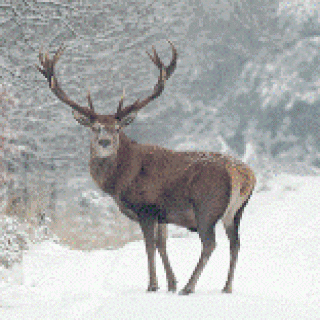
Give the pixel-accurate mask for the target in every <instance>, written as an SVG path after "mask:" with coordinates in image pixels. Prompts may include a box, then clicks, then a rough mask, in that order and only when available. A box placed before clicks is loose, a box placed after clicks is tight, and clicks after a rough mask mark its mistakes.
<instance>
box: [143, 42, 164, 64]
mask: <svg viewBox="0 0 320 320" xmlns="http://www.w3.org/2000/svg"><path fill="white" fill-rule="evenodd" d="M146 52H147V54H148V56H149V57H150V59H151V61H152V62H153V63H154V64H155V65H156V66H157V67H158V68H159V69H161V68H164V64H163V62H162V61H161V59H160V58H159V56H158V54H157V51H156V49H155V47H154V46H152V52H153V56H152V55H151V54H150V53H149V52H148V51H146Z"/></svg>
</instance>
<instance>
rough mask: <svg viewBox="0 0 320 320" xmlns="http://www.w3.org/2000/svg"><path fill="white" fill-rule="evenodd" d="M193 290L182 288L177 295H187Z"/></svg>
mask: <svg viewBox="0 0 320 320" xmlns="http://www.w3.org/2000/svg"><path fill="white" fill-rule="evenodd" d="M193 292H194V290H192V289H190V288H184V289H182V290H181V291H180V292H179V295H180V296H186V295H188V294H190V293H193Z"/></svg>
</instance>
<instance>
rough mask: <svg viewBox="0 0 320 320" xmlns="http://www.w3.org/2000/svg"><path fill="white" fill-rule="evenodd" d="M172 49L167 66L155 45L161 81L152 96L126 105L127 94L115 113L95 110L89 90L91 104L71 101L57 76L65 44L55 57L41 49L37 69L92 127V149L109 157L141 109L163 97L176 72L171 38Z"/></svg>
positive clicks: (53, 88) (77, 115)
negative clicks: (102, 113)
mask: <svg viewBox="0 0 320 320" xmlns="http://www.w3.org/2000/svg"><path fill="white" fill-rule="evenodd" d="M168 42H169V44H170V45H171V49H172V60H171V62H170V64H169V65H168V66H167V67H166V66H165V65H164V64H163V62H162V61H161V59H160V58H159V56H158V54H157V52H156V50H155V48H154V47H152V51H153V55H151V54H149V53H148V52H147V54H148V55H149V57H150V59H151V60H152V62H153V63H154V64H155V65H156V66H157V67H158V69H159V70H160V76H159V78H158V82H157V84H156V85H155V87H154V89H153V92H152V94H151V95H149V96H147V97H146V98H144V99H143V100H141V101H140V100H139V99H138V100H136V101H135V102H134V103H133V104H131V105H128V106H126V107H123V101H124V94H125V92H124V90H123V95H122V97H121V99H120V101H119V106H118V108H117V111H116V113H115V114H111V115H101V114H98V113H96V112H95V110H94V107H93V103H92V100H91V96H90V92H88V95H87V99H88V105H89V106H88V107H82V106H80V105H79V104H78V103H77V102H75V101H73V100H71V99H70V98H69V97H68V96H67V94H66V93H65V92H64V91H63V90H62V88H61V87H60V85H59V83H58V80H57V78H56V76H55V69H54V67H55V65H56V63H57V62H58V60H59V58H60V56H61V55H62V53H63V51H64V49H65V48H64V47H63V46H60V48H59V49H58V50H57V52H56V53H55V54H54V56H53V58H52V59H50V58H49V53H48V52H47V53H46V54H45V55H43V53H42V52H41V50H40V52H39V60H40V64H41V66H42V68H40V67H38V66H37V69H38V70H39V71H40V72H41V73H42V74H43V75H44V76H45V78H46V79H47V80H48V82H49V86H50V89H51V91H52V92H53V93H54V94H55V95H56V96H57V97H58V98H59V99H60V100H61V101H62V102H64V103H65V104H67V105H69V106H70V107H71V108H72V109H73V115H74V118H75V119H76V120H77V121H78V122H79V123H80V124H81V125H84V126H87V127H89V128H90V129H91V150H92V152H93V153H94V155H95V156H96V157H100V158H105V157H110V156H112V155H116V154H117V150H118V149H119V133H120V131H121V130H122V129H123V128H124V127H126V126H127V125H129V124H130V123H131V122H132V121H133V120H134V119H135V117H136V115H137V113H138V111H139V110H141V109H142V108H143V107H145V106H146V105H147V104H148V103H149V102H150V101H152V100H154V99H156V98H157V97H159V96H160V95H161V93H162V91H163V89H164V86H165V82H166V80H168V79H169V78H170V76H171V75H172V74H173V72H174V70H175V68H176V64H177V51H176V49H175V47H174V45H173V43H172V42H171V41H169V40H168Z"/></svg>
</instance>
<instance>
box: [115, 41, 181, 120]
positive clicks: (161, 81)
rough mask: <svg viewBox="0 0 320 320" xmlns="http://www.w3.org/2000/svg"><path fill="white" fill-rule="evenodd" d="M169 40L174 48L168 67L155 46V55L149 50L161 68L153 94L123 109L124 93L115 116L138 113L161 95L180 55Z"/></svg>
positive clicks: (152, 58)
mask: <svg viewBox="0 0 320 320" xmlns="http://www.w3.org/2000/svg"><path fill="white" fill-rule="evenodd" d="M167 41H168V42H169V44H170V45H171V49H172V59H171V62H170V64H169V65H168V66H167V67H166V66H165V65H164V64H163V62H162V61H161V59H160V58H159V56H158V54H157V52H156V50H155V48H154V46H152V51H153V56H152V55H151V54H150V53H149V52H147V54H148V55H149V57H150V59H151V60H152V62H153V63H154V64H155V65H156V66H157V67H158V68H159V69H160V76H159V78H158V82H157V84H156V85H155V87H154V89H153V92H152V94H151V95H150V96H148V97H147V98H145V99H143V100H142V101H140V100H139V99H138V100H136V101H135V102H134V103H133V104H131V105H129V106H127V107H125V108H124V109H122V106H123V99H124V94H123V96H122V97H121V99H120V102H119V107H118V109H117V112H116V114H115V118H117V119H119V120H121V119H122V118H124V117H125V116H127V115H129V114H130V113H132V112H134V113H136V112H138V111H139V110H140V109H142V108H143V107H145V106H146V105H147V104H148V103H149V102H150V101H152V100H154V99H156V98H158V97H159V96H160V95H161V93H162V91H163V89H164V85H165V82H166V80H168V79H169V78H170V76H171V75H172V74H173V72H174V70H175V68H176V65H177V57H178V53H177V50H176V48H175V47H174V45H173V43H172V42H171V41H170V40H167Z"/></svg>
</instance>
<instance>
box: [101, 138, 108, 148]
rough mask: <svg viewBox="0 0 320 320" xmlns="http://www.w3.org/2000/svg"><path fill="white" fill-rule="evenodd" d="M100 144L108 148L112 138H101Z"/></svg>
mask: <svg viewBox="0 0 320 320" xmlns="http://www.w3.org/2000/svg"><path fill="white" fill-rule="evenodd" d="M98 143H99V145H100V146H102V147H103V148H107V147H109V146H110V144H111V140H108V139H101V140H99V142H98Z"/></svg>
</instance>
